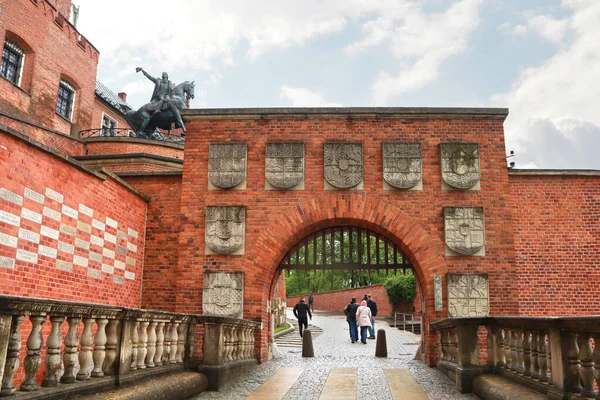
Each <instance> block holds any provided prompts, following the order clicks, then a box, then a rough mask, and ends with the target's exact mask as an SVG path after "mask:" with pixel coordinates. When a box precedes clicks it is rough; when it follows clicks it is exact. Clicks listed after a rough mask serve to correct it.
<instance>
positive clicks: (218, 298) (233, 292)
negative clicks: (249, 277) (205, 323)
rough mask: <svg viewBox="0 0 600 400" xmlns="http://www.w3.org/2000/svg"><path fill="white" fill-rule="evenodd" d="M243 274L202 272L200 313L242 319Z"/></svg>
mask: <svg viewBox="0 0 600 400" xmlns="http://www.w3.org/2000/svg"><path fill="white" fill-rule="evenodd" d="M243 305H244V274H243V273H241V272H208V271H207V272H204V289H203V291H202V311H203V314H205V315H217V316H223V317H231V318H242V317H243V311H244V308H243Z"/></svg>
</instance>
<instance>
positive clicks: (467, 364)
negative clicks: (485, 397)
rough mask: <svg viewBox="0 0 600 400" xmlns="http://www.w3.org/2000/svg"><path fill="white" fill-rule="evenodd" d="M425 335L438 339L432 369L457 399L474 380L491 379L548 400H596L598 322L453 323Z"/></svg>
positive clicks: (499, 319)
mask: <svg viewBox="0 0 600 400" xmlns="http://www.w3.org/2000/svg"><path fill="white" fill-rule="evenodd" d="M480 326H484V327H485V328H486V330H487V337H486V339H485V340H480V338H479V337H478V329H479V327H480ZM431 329H433V330H434V331H437V332H438V338H439V341H438V342H439V343H438V345H439V349H440V352H439V357H438V363H437V366H438V368H440V369H441V370H442V371H444V372H445V373H446V374H447V375H448V376H450V377H452V378H454V379H456V384H457V387H458V388H459V390H461V392H463V393H468V392H470V391H471V390H472V383H473V379H474V378H475V377H476V376H478V375H481V374H484V373H495V374H498V375H501V376H504V377H505V378H508V379H509V380H512V381H514V382H516V383H518V384H521V385H524V386H526V387H528V388H529V389H533V390H535V391H538V392H540V393H543V394H546V395H547V397H548V398H549V399H566V398H569V399H600V393H599V391H598V387H599V386H600V317H595V316H594V317H538V318H535V317H532V318H527V317H487V318H456V319H446V320H442V321H438V322H435V323H432V324H431ZM483 343H485V349H482V346H481V345H482V344H483ZM484 350H485V354H484V356H483V357H482V353H484ZM483 360H485V361H483Z"/></svg>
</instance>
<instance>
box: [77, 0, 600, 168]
mask: <svg viewBox="0 0 600 400" xmlns="http://www.w3.org/2000/svg"><path fill="white" fill-rule="evenodd" d="M74 3H75V5H79V6H80V17H79V21H78V24H77V28H78V29H79V31H80V32H81V33H82V34H83V35H84V36H86V37H87V38H88V40H90V41H91V42H92V43H93V44H94V46H95V47H96V48H97V49H98V50H99V51H100V63H99V65H98V79H99V80H100V81H101V82H103V83H104V84H105V85H107V86H108V87H109V88H111V89H112V90H113V91H114V92H121V91H124V92H126V93H127V94H128V97H127V101H128V102H129V103H130V104H131V105H132V106H134V107H135V108H137V107H140V106H141V105H143V104H144V103H146V102H148V101H149V100H150V96H151V94H152V89H153V84H152V83H151V82H150V81H148V80H147V79H146V78H145V77H144V76H143V75H142V74H141V73H139V74H136V72H135V68H136V67H138V66H139V67H143V68H144V69H145V70H146V71H148V73H150V74H151V75H153V76H160V74H161V73H162V72H163V71H167V72H168V73H169V77H170V79H171V80H172V81H174V82H176V83H179V82H181V81H185V80H195V84H196V91H195V92H196V93H195V95H196V96H195V99H194V100H192V101H191V107H192V108H220V107H226V108H229V107H325V106H327V107H335V106H342V107H351V106H366V107H369V106H382V107H507V108H509V111H510V114H509V116H508V118H507V119H506V121H505V123H504V128H505V136H506V147H507V153H508V152H509V151H511V150H513V151H514V152H515V157H514V158H512V161H515V163H516V168H544V169H600V151H599V150H600V23H599V21H600V1H598V0H562V1H561V0H420V1H417V0H302V1H299V0H259V1H248V0H218V1H217V0H210V1H208V0H206V1H204V0H170V1H168V2H166V1H155V0H144V1H141V0H118V1H117V0H102V1H98V0H74Z"/></svg>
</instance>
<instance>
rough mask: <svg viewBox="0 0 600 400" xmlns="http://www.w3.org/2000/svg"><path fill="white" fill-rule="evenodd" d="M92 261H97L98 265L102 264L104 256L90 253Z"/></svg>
mask: <svg viewBox="0 0 600 400" xmlns="http://www.w3.org/2000/svg"><path fill="white" fill-rule="evenodd" d="M89 257H90V260H92V261H96V262H98V263H101V262H102V254H98V253H94V252H93V251H90V255H89Z"/></svg>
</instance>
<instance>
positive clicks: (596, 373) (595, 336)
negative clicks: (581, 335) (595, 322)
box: [592, 333, 600, 399]
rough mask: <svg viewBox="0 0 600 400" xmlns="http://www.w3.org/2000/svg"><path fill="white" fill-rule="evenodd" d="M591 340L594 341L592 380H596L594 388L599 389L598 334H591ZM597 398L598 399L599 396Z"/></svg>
mask: <svg viewBox="0 0 600 400" xmlns="http://www.w3.org/2000/svg"><path fill="white" fill-rule="evenodd" d="M592 338H593V339H594V352H593V353H592V360H593V361H594V378H595V379H596V386H597V387H598V388H600V333H593V334H592ZM597 398H598V399H600V394H598V397H597Z"/></svg>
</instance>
